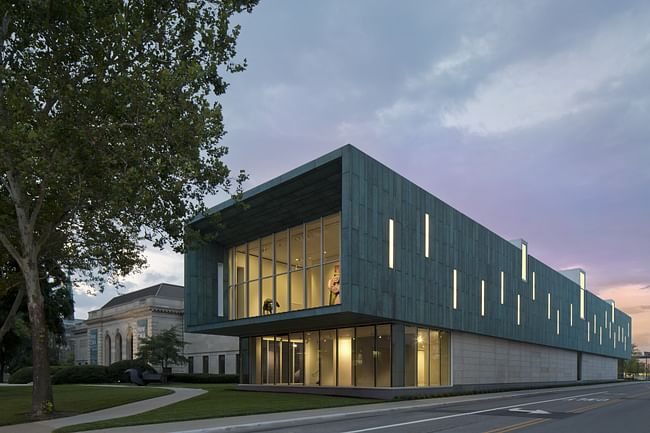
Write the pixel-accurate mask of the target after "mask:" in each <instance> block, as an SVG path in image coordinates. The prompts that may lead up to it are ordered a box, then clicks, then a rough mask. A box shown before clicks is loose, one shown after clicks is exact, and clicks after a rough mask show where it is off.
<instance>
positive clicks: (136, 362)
mask: <svg viewBox="0 0 650 433" xmlns="http://www.w3.org/2000/svg"><path fill="white" fill-rule="evenodd" d="M129 368H137V369H139V370H141V371H150V372H152V373H155V371H156V370H154V369H153V367H151V366H150V365H149V364H147V363H146V362H145V361H144V360H142V359H125V360H123V361H117V362H114V363H112V364H111V365H109V366H108V367H107V368H106V371H107V377H108V380H109V381H110V382H120V381H122V382H123V381H124V370H126V369H129Z"/></svg>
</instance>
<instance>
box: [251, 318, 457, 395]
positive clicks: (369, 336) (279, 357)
mask: <svg viewBox="0 0 650 433" xmlns="http://www.w3.org/2000/svg"><path fill="white" fill-rule="evenodd" d="M404 333H405V334H404V337H405V339H404V385H405V386H422V387H427V386H446V385H449V384H450V371H451V368H450V365H449V361H450V336H449V333H448V332H445V331H439V330H435V329H428V328H418V327H415V326H407V327H405V328H404ZM391 339H392V333H391V325H390V324H382V325H371V326H359V327H356V328H339V329H327V330H320V331H308V332H294V333H291V334H288V335H275V336H264V337H256V338H255V351H256V354H255V360H256V365H255V369H254V371H255V378H256V380H255V383H258V384H284V385H303V384H304V385H311V386H319V385H320V386H359V387H390V386H391V385H392V383H391V362H392V359H391Z"/></svg>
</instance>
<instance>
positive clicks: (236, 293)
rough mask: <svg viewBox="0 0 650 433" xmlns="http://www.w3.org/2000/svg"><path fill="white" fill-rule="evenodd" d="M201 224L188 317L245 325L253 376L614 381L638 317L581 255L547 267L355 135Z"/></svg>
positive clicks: (392, 381)
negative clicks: (597, 280)
mask: <svg viewBox="0 0 650 433" xmlns="http://www.w3.org/2000/svg"><path fill="white" fill-rule="evenodd" d="M509 211H510V212H517V209H516V207H512V208H511V210H509ZM192 227H193V228H194V229H197V230H200V231H203V232H204V233H206V234H208V235H210V236H209V240H204V241H202V242H200V243H198V242H197V243H195V244H194V245H190V246H189V248H188V249H187V252H186V255H185V326H186V329H187V331H189V332H199V333H213V334H222V335H231V336H237V337H239V341H240V344H239V347H240V358H239V359H240V360H241V364H242V365H241V366H240V372H241V377H240V382H241V383H242V384H248V385H247V386H249V387H251V388H255V387H256V386H259V387H260V388H265V389H266V388H267V387H269V386H274V387H278V388H284V389H285V390H297V389H296V388H301V389H302V390H303V391H308V392H328V393H342V394H345V393H348V394H350V393H355V392H357V393H361V394H362V393H363V391H361V389H366V391H371V389H375V390H376V391H380V389H383V390H384V391H386V392H393V393H394V394H399V393H403V394H404V393H406V394H408V393H414V392H424V391H426V392H435V391H436V389H444V388H448V387H454V388H489V387H497V386H498V387H503V386H504V385H508V384H510V385H513V384H518V385H519V386H521V385H522V384H549V383H562V382H564V383H568V382H576V381H600V380H615V379H616V377H617V366H618V361H619V360H620V359H625V358H629V356H630V352H631V341H630V335H631V319H630V317H629V316H628V315H626V314H625V313H624V312H622V311H621V310H619V309H617V308H616V306H615V304H614V301H611V300H607V301H606V300H602V299H600V298H599V297H597V296H595V295H594V294H592V293H591V292H589V290H588V286H587V276H586V272H585V271H584V270H582V269H569V270H563V271H556V270H554V269H551V268H550V267H549V266H547V265H545V264H544V263H543V262H541V261H540V260H539V259H538V258H536V257H533V256H532V255H530V254H529V251H528V244H527V243H526V241H525V240H524V239H517V240H511V241H508V240H505V239H503V238H501V237H500V236H499V235H497V234H496V233H494V232H492V231H490V230H488V229H487V228H485V227H484V226H482V225H481V224H479V223H477V222H476V221H474V220H472V219H471V218H469V217H467V216H466V215H464V214H462V213H461V212H460V211H458V210H456V209H454V208H452V207H451V206H449V205H447V204H445V203H444V202H442V201H441V200H439V199H438V198H436V197H435V196H433V195H432V194H430V193H428V192H427V191H424V190H423V189H422V188H420V187H418V186H417V185H415V184H413V183H412V182H410V181H408V180H407V179H405V178H404V177H402V176H400V175H399V174H397V173H396V172H394V171H392V170H391V169H390V168H388V167H386V166H385V165H383V164H381V163H379V162H377V161H376V160H374V159H373V158H371V157H369V156H368V155H366V154H364V153H363V152H361V151H360V150H358V149H357V148H355V147H353V146H351V145H346V146H344V147H342V148H339V149H337V150H335V151H333V152H331V153H328V154H327V155H324V156H322V157H320V158H318V159H316V160H314V161H312V162H310V163H307V164H305V165H302V166H300V167H298V168H296V169H294V170H292V171H290V172H288V173H285V174H283V175H281V176H279V177H277V178H275V179H273V180H271V181H269V182H266V183H264V184H262V185H260V186H258V187H256V188H253V189H251V190H249V191H247V192H246V193H244V194H243V198H242V199H241V200H240V201H237V202H235V201H233V200H229V201H226V202H224V203H222V204H220V205H218V206H216V207H214V208H212V209H210V210H209V211H208V213H207V214H206V215H203V216H201V217H197V218H196V219H195V220H194V221H193V222H192ZM324 388H326V390H325V389H324ZM423 388H428V389H427V390H424V389H423Z"/></svg>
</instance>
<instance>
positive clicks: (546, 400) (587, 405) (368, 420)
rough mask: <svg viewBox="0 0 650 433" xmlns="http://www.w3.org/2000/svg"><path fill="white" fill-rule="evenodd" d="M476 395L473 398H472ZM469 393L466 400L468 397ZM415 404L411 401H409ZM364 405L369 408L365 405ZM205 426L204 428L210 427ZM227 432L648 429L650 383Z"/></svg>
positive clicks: (628, 432)
mask: <svg viewBox="0 0 650 433" xmlns="http://www.w3.org/2000/svg"><path fill="white" fill-rule="evenodd" d="M473 398H476V397H473ZM470 399H471V397H468V398H467V400H470ZM414 404H415V403H414ZM368 408H369V409H370V408H371V406H369V407H368ZM209 430H210V429H206V430H205V431H209ZM228 431H232V432H282V433H325V432H327V433H365V432H377V433H420V432H463V433H465V432H466V433H478V432H482V433H506V432H514V431H516V432H526V433H541V432H553V433H563V432H567V433H580V432H585V433H587V432H588V433H600V432H602V433H619V432H622V433H637V432H638V433H649V432H650V384H648V383H626V384H616V385H596V386H584V387H574V388H571V389H559V390H555V391H552V392H549V391H548V390H544V391H537V392H535V391H533V392H531V391H527V392H521V393H511V394H510V395H507V396H496V395H493V396H485V398H483V399H481V400H473V401H461V402H455V403H449V404H442V405H439V404H436V405H428V406H427V405H425V406H421V407H415V408H414V407H412V406H411V407H408V408H402V409H394V408H393V409H388V410H380V411H372V410H369V411H368V412H366V413H361V414H350V415H349V416H345V417H343V418H338V419H331V420H328V419H319V418H318V417H316V418H314V420H313V421H310V420H308V419H305V418H299V419H296V420H291V419H287V420H286V422H285V423H281V424H273V425H269V426H263V425H258V426H255V427H248V428H237V427H233V426H231V427H230V428H228Z"/></svg>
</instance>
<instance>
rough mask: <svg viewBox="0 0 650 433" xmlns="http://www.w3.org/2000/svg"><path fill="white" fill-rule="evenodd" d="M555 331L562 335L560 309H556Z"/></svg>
mask: <svg viewBox="0 0 650 433" xmlns="http://www.w3.org/2000/svg"><path fill="white" fill-rule="evenodd" d="M555 333H556V334H557V335H560V310H555Z"/></svg>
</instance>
